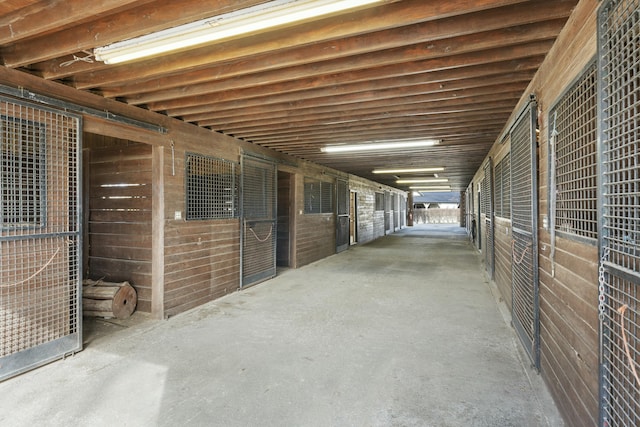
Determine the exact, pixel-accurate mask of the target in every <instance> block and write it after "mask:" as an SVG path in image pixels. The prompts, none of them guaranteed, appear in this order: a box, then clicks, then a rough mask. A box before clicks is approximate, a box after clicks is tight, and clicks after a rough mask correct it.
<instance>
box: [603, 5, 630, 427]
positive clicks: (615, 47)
mask: <svg viewBox="0 0 640 427" xmlns="http://www.w3.org/2000/svg"><path fill="white" fill-rule="evenodd" d="M598 31H599V34H598V38H599V45H598V58H599V61H600V63H599V67H598V68H599V70H600V88H601V94H600V96H601V102H600V112H599V116H600V120H601V121H600V129H601V135H600V140H601V145H600V147H599V149H600V168H601V177H602V180H601V184H600V186H601V188H600V191H599V193H600V194H601V195H602V196H601V197H602V200H601V201H600V203H601V209H600V211H601V214H602V218H601V224H602V235H601V239H600V242H601V249H600V250H601V256H602V259H601V263H600V275H599V282H600V283H599V285H600V286H599V292H600V305H599V313H600V337H601V344H600V347H601V348H600V350H601V354H600V356H601V357H600V360H601V369H600V372H601V406H600V414H601V425H603V426H637V425H640V378H639V377H638V369H639V368H640V367H639V364H640V316H639V313H640V305H639V297H640V296H639V295H638V286H640V247H639V244H640V151H639V150H638V141H639V139H640V138H639V137H640V135H639V133H640V126H639V125H638V116H639V113H640V85H639V82H638V76H639V75H640V72H639V70H638V64H639V62H640V44H639V43H638V38H639V37H640V2H639V1H638V0H618V1H608V2H605V3H604V4H603V5H602V8H601V9H600V14H599V25H598Z"/></svg>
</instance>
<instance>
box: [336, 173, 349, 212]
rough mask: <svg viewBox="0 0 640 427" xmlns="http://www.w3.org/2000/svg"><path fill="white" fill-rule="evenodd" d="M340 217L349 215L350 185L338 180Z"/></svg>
mask: <svg viewBox="0 0 640 427" xmlns="http://www.w3.org/2000/svg"><path fill="white" fill-rule="evenodd" d="M337 193H338V215H349V183H348V182H347V181H343V180H338V187H337Z"/></svg>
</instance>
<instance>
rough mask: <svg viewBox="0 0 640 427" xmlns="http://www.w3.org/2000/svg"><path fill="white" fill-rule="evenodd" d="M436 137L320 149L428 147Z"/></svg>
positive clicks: (362, 149) (335, 151)
mask: <svg viewBox="0 0 640 427" xmlns="http://www.w3.org/2000/svg"><path fill="white" fill-rule="evenodd" d="M439 142H440V141H439V140H437V139H420V140H404V141H403V140H400V141H387V142H371V143H366V144H347V145H327V146H325V147H322V148H321V149H320V151H322V152H323V153H349V152H354V151H356V152H357V151H376V150H396V149H398V148H419V147H430V146H433V145H436V144H438V143H439Z"/></svg>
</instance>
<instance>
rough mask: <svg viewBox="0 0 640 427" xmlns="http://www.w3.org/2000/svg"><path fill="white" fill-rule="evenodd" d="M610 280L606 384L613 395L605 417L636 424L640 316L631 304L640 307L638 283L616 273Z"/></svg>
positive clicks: (639, 389) (639, 396)
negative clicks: (636, 372) (636, 373)
mask: <svg viewBox="0 0 640 427" xmlns="http://www.w3.org/2000/svg"><path fill="white" fill-rule="evenodd" d="M607 282H608V283H609V285H608V286H607V287H606V292H607V295H608V297H607V300H606V303H605V311H604V317H603V322H604V323H605V324H606V325H607V333H606V334H604V335H603V346H604V347H605V348H606V349H607V351H606V352H604V353H603V375H604V376H603V387H604V389H605V390H606V393H607V395H608V396H611V398H610V399H607V402H606V404H605V405H604V407H603V412H604V417H605V420H606V421H607V423H606V424H607V425H624V426H636V425H639V424H640V382H638V378H637V376H636V375H635V374H634V371H633V369H631V366H632V365H631V364H632V363H633V364H634V365H635V366H636V369H637V366H638V364H637V361H638V360H640V341H639V340H638V335H639V333H640V323H639V321H640V317H639V316H638V312H637V311H636V310H632V309H631V308H630V307H638V297H639V295H638V285H637V284H636V283H632V282H629V281H627V280H624V279H622V278H619V277H616V276H615V275H607ZM623 331H624V336H623ZM627 352H628V353H627Z"/></svg>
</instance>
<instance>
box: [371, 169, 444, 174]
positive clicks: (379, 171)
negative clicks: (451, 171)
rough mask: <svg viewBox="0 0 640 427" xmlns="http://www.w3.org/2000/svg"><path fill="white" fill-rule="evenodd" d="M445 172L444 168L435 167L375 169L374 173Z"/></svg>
mask: <svg viewBox="0 0 640 427" xmlns="http://www.w3.org/2000/svg"><path fill="white" fill-rule="evenodd" d="M442 171H444V168H443V167H434V168H409V169H374V170H373V171H372V173H375V174H380V173H416V172H418V173H420V172H442Z"/></svg>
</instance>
